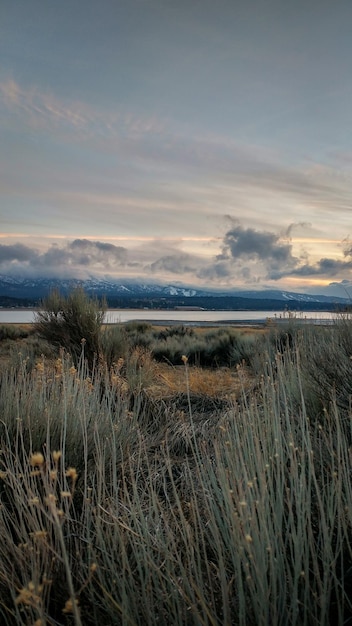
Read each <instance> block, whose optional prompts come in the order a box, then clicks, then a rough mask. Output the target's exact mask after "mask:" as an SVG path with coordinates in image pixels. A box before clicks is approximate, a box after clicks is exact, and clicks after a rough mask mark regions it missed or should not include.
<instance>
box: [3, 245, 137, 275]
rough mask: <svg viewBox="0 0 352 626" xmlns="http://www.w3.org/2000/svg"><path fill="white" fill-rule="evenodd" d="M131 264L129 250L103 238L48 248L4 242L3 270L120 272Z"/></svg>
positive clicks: (58, 272) (44, 272)
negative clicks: (40, 249) (44, 249)
mask: <svg viewBox="0 0 352 626" xmlns="http://www.w3.org/2000/svg"><path fill="white" fill-rule="evenodd" d="M127 264H128V254H127V249H126V248H124V247H122V246H114V245H113V244H110V243H103V242H100V241H89V240H87V239H75V240H74V241H72V242H69V243H66V244H64V245H60V246H59V245H57V244H53V245H51V246H50V247H49V248H48V249H47V250H46V251H44V252H40V251H38V250H37V249H35V248H30V247H28V246H24V245H23V244H20V243H16V244H13V245H8V246H5V245H0V269H1V271H2V272H10V273H21V272H25V273H26V274H29V273H30V272H33V273H35V274H40V275H47V276H48V275H55V276H67V275H73V276H74V275H75V272H78V273H82V272H83V273H85V272H94V271H98V272H101V271H116V270H117V269H118V268H120V267H124V266H126V265H127Z"/></svg>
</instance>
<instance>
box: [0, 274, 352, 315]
mask: <svg viewBox="0 0 352 626" xmlns="http://www.w3.org/2000/svg"><path fill="white" fill-rule="evenodd" d="M77 287H83V288H84V290H85V291H86V293H87V294H89V295H91V296H96V297H98V298H102V297H105V298H106V300H107V303H108V306H110V307H121V308H126V307H137V308H140V307H146V306H150V307H151V308H173V307H175V306H201V307H202V308H211V309H222V308H225V309H228V308H232V309H234V308H239V309H248V308H250V309H256V308H259V309H263V308H271V307H274V308H278V309H283V308H289V309H302V310H307V309H308V308H309V309H310V310H314V309H317V310H322V308H325V307H326V308H328V309H331V308H336V307H341V308H342V307H345V306H347V305H348V304H350V301H349V300H348V299H346V298H338V297H335V296H325V295H310V294H305V293H296V292H292V291H283V290H274V289H270V290H268V289H264V290H260V291H259V290H258V291H257V290H238V289H228V290H224V289H222V290H219V289H202V288H198V287H187V286H182V285H170V284H169V285H165V284H159V283H144V282H136V281H117V280H113V279H111V278H94V277H91V278H88V279H85V280H81V279H75V278H69V279H58V278H28V277H23V278H20V277H14V276H5V275H0V305H1V306H35V305H37V304H39V302H40V300H42V299H43V298H45V297H46V296H47V295H48V294H49V293H50V291H52V290H54V289H56V290H59V291H60V292H61V293H63V294H67V293H69V292H70V291H72V290H73V289H75V288H77Z"/></svg>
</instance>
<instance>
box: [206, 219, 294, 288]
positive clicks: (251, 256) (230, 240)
mask: <svg viewBox="0 0 352 626" xmlns="http://www.w3.org/2000/svg"><path fill="white" fill-rule="evenodd" d="M226 258H230V259H231V260H232V261H233V262H234V263H238V262H240V264H242V261H243V260H245V261H246V263H247V265H248V261H252V262H255V263H256V264H258V263H259V264H260V270H262V269H265V276H266V277H270V276H271V275H272V274H273V272H275V271H278V270H279V269H280V271H287V270H289V269H290V268H294V267H296V266H297V264H298V263H299V259H298V258H297V257H294V256H293V254H292V244H291V243H288V242H287V241H284V240H282V238H281V237H280V235H277V234H276V233H273V232H270V231H259V230H256V229H254V228H243V227H242V226H240V225H237V226H234V227H233V228H231V229H230V230H229V231H227V233H226V234H225V237H224V240H223V250H222V254H221V255H219V256H218V260H219V261H220V262H221V261H223V260H224V259H226ZM246 273H247V275H248V274H249V273H250V270H249V268H248V267H247V270H246ZM257 273H258V272H257ZM260 273H261V272H259V274H260Z"/></svg>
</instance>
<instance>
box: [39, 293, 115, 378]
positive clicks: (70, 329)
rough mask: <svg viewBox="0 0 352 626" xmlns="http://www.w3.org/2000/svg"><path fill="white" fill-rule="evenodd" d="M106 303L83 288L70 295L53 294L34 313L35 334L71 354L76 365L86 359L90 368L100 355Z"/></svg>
mask: <svg viewBox="0 0 352 626" xmlns="http://www.w3.org/2000/svg"><path fill="white" fill-rule="evenodd" d="M105 312H106V303H105V302H99V301H98V300H97V299H94V298H90V297H89V296H87V295H86V293H85V292H84V290H83V289H82V288H77V289H75V290H73V291H72V292H71V293H69V294H68V296H64V295H62V294H60V293H59V292H58V291H53V292H52V293H51V294H50V295H49V296H48V297H47V298H45V299H44V300H43V302H42V304H41V310H40V311H38V312H37V313H36V314H35V323H34V328H35V331H36V332H37V333H38V334H39V335H40V337H43V338H44V339H46V340H47V341H49V342H50V343H52V344H54V345H55V346H59V347H62V348H64V349H65V350H67V351H68V352H70V354H71V355H72V358H73V359H74V362H75V363H76V364H77V363H78V362H79V360H80V358H81V357H82V356H83V358H84V360H87V362H88V364H89V367H90V368H92V367H93V363H94V360H95V359H96V357H97V356H98V355H99V354H100V349H101V328H102V324H103V322H104V317H105Z"/></svg>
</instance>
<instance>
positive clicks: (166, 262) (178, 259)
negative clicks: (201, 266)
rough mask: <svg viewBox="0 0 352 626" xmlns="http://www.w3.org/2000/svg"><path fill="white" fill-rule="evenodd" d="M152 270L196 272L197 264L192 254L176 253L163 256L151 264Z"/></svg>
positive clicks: (179, 272)
mask: <svg viewBox="0 0 352 626" xmlns="http://www.w3.org/2000/svg"><path fill="white" fill-rule="evenodd" d="M150 269H151V271H152V272H154V273H155V272H160V271H162V272H169V273H171V274H179V275H180V274H181V275H182V274H192V273H195V272H196V269H197V267H196V264H195V263H194V259H193V257H192V256H191V255H190V254H177V255H176V254H174V255H168V256H163V257H161V258H159V259H157V260H156V261H154V263H152V264H151V265H150Z"/></svg>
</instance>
